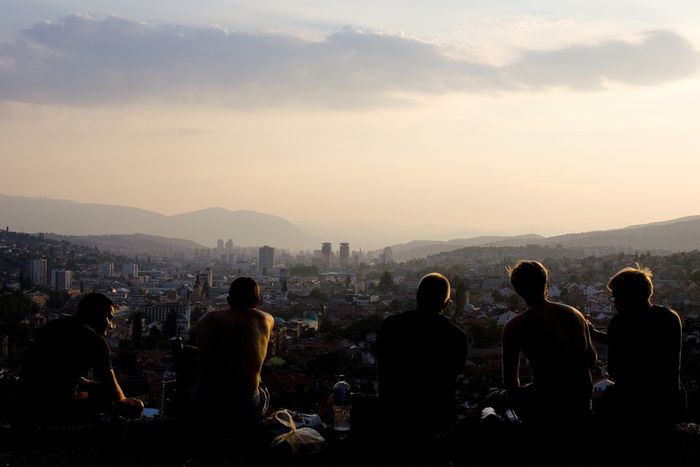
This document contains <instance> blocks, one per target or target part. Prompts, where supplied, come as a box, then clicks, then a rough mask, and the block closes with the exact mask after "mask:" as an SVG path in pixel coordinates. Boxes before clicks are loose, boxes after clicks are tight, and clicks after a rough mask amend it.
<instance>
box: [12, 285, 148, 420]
mask: <svg viewBox="0 0 700 467" xmlns="http://www.w3.org/2000/svg"><path fill="white" fill-rule="evenodd" d="M113 316H114V304H113V303H112V301H111V300H110V299H109V298H107V297H105V296H104V295H102V294H99V293H90V294H87V295H86V296H84V297H83V298H82V299H81V300H80V302H79V303H78V308H77V310H76V313H75V316H72V317H69V318H62V319H57V320H54V321H50V322H48V323H47V324H46V325H45V326H44V327H42V328H41V329H40V330H39V332H38V333H37V335H36V338H35V339H34V342H33V343H32V345H31V346H30V347H29V349H28V350H27V352H26V354H25V356H24V359H23V361H22V367H21V377H22V384H23V388H24V390H23V393H22V399H23V403H24V404H23V405H24V408H25V411H26V413H27V414H28V415H29V419H30V420H31V421H38V422H56V423H64V422H66V423H67V422H71V421H88V420H89V419H90V418H92V417H94V416H95V415H96V414H97V413H100V412H102V413H113V414H117V415H122V416H126V417H129V418H138V417H140V416H141V415H142V413H143V403H142V402H141V401H140V400H138V399H127V398H126V397H125V396H124V393H123V391H122V389H121V387H120V386H119V383H118V382H117V378H116V376H115V374H114V371H113V370H112V363H111V356H110V351H109V346H108V345H107V340H106V333H107V330H108V329H109V328H110V327H111V321H112V318H113ZM89 371H92V378H93V379H92V380H90V379H87V378H86V376H87V375H88V372H89Z"/></svg>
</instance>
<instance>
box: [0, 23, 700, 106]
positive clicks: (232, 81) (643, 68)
mask: <svg viewBox="0 0 700 467" xmlns="http://www.w3.org/2000/svg"><path fill="white" fill-rule="evenodd" d="M449 52H450V51H448V50H446V49H444V48H442V47H440V46H437V45H434V44H429V43H426V42H421V41H419V40H416V39H412V38H407V37H402V36H395V35H384V34H380V33H375V32H362V31H357V30H352V29H346V30H343V31H340V32H337V33H335V34H331V35H329V36H327V37H326V38H325V39H324V40H321V41H306V40H302V39H300V38H297V37H292V36H285V35H275V34H265V33H259V34H256V33H244V32H230V31H226V30H224V29H221V28H193V27H185V26H155V25H151V24H146V23H142V22H137V21H131V20H127V19H123V18H119V17H116V16H109V17H107V18H106V19H104V20H96V19H94V18H91V17H89V16H85V15H77V14H76V15H71V16H68V17H65V18H62V19H60V20H57V21H46V22H42V23H39V24H36V25H35V26H34V27H32V28H31V29H29V30H25V31H22V32H21V34H20V35H19V36H18V37H17V38H16V39H15V40H14V41H13V42H6V43H2V44H0V100H5V101H8V100H17V101H30V102H42V103H55V102H58V103H71V104H94V103H109V104H112V103H122V102H130V101H135V100H142V99H151V100H165V101H168V102H170V101H202V100H205V101H216V102H221V103H222V104H224V105H232V106H276V105H284V104H288V103H304V104H314V105H325V106H335V107H337V106H340V107H347V106H377V105H382V104H385V103H387V102H392V101H393V100H395V99H400V98H401V97H400V96H403V95H407V94H415V93H418V94H443V93H448V92H507V91H511V90H532V89H542V88H547V87H552V86H563V87H569V88H574V89H602V88H603V87H604V83H605V82H606V81H617V82H620V83H625V84H630V85H657V84H661V83H664V82H668V81H674V80H679V79H683V78H686V77H689V76H691V75H692V74H693V73H695V71H696V70H697V68H698V64H699V63H700V59H699V57H700V56H699V54H698V53H697V52H696V51H695V50H694V49H693V47H692V46H691V44H690V43H689V42H688V41H687V40H685V39H684V38H683V37H681V36H679V35H677V34H675V33H673V32H669V31H656V32H649V33H646V34H645V35H644V37H643V38H642V40H641V41H638V42H623V41H608V42H603V43H601V44H598V45H593V46H590V45H586V46H578V47H568V48H564V49H560V50H553V51H524V52H523V53H522V54H521V55H520V57H519V59H518V60H516V61H515V62H513V63H511V64H509V65H506V66H494V65H490V64H486V63H479V62H476V61H469V60H465V59H459V58H455V57H454V56H453V55H451V54H450V53H449Z"/></svg>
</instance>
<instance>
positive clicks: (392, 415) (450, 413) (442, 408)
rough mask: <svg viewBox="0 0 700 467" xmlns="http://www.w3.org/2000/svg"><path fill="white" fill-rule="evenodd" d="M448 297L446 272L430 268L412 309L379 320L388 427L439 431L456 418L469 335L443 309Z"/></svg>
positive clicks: (381, 377) (379, 364)
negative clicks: (456, 397) (457, 400)
mask: <svg viewBox="0 0 700 467" xmlns="http://www.w3.org/2000/svg"><path fill="white" fill-rule="evenodd" d="M449 301H450V283H449V281H448V280H447V278H445V276H443V275H441V274H437V273H432V274H428V275H426V276H425V277H423V279H421V281H420V283H419V285H418V291H417V292H416V302H417V303H416V310H414V311H406V312H403V313H399V314H397V315H393V316H390V317H388V318H386V319H385V320H384V322H383V323H382V325H381V327H380V330H379V335H378V337H377V344H376V355H377V371H378V379H379V401H380V404H381V406H382V410H383V412H384V416H385V418H386V421H387V422H388V423H389V424H390V425H391V426H392V427H399V428H401V427H404V428H406V430H410V431H412V432H415V431H427V432H433V433H438V432H441V431H445V430H447V429H449V428H450V427H451V426H452V425H453V424H454V422H455V420H456V402H455V389H456V378H457V375H459V374H461V373H462V372H463V371H464V363H465V361H466V358H467V337H466V335H465V334H464V332H463V331H462V330H461V329H460V328H458V327H457V326H455V325H454V324H453V323H452V322H451V321H450V320H449V319H447V318H446V317H445V316H443V315H442V314H441V313H442V311H443V310H444V309H445V308H446V307H447V305H448V304H449Z"/></svg>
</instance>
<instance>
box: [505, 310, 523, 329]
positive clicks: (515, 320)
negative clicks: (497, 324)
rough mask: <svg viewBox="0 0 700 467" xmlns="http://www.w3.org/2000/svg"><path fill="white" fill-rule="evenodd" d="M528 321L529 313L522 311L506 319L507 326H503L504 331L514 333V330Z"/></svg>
mask: <svg viewBox="0 0 700 467" xmlns="http://www.w3.org/2000/svg"><path fill="white" fill-rule="evenodd" d="M526 321H527V315H526V314H525V313H520V314H518V315H515V316H513V317H512V318H511V319H509V320H508V321H506V324H505V326H504V327H503V332H507V333H512V332H517V331H518V330H519V329H520V328H521V327H522V326H523V325H524V323H525V322H526Z"/></svg>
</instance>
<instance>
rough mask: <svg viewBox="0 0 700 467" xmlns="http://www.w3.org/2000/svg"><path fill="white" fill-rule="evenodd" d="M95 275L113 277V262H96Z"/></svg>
mask: <svg viewBox="0 0 700 467" xmlns="http://www.w3.org/2000/svg"><path fill="white" fill-rule="evenodd" d="M97 275H98V276H100V277H114V263H100V264H98V265H97Z"/></svg>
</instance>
